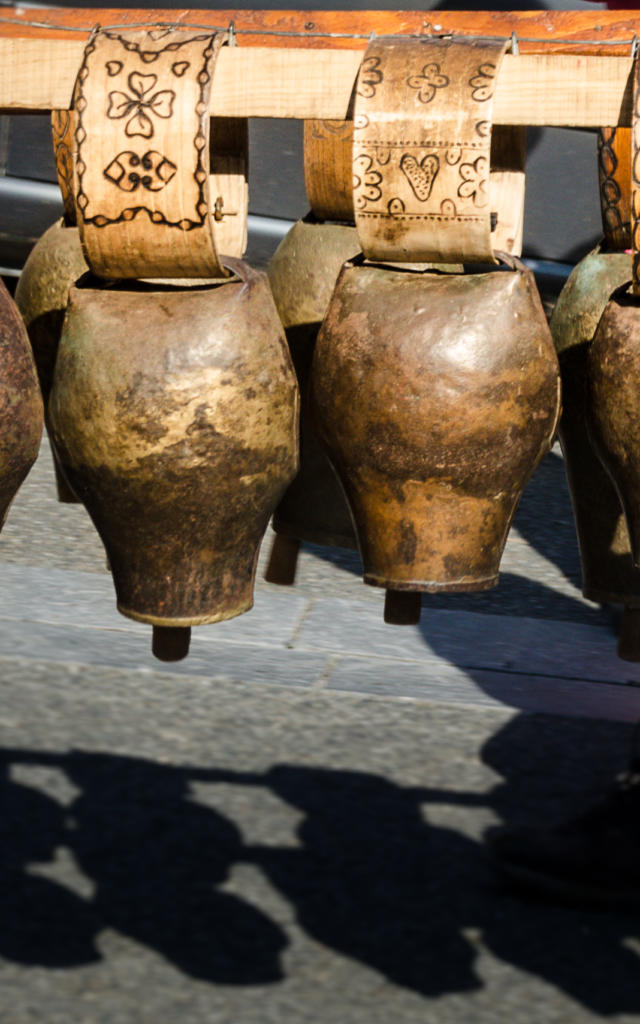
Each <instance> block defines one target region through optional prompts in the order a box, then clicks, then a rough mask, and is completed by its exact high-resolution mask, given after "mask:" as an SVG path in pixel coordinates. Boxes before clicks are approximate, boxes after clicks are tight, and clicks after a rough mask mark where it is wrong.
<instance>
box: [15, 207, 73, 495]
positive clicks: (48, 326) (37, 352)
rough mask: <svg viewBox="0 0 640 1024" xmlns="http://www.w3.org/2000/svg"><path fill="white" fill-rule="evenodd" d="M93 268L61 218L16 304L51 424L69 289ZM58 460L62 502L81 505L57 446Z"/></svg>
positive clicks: (40, 244) (25, 275)
mask: <svg viewBox="0 0 640 1024" xmlns="http://www.w3.org/2000/svg"><path fill="white" fill-rule="evenodd" d="M87 269H88V267H87V264H86V261H85V258H84V255H83V253H82V248H81V246H80V236H79V234H78V229H77V228H74V227H65V226H64V224H63V222H62V220H59V221H57V222H56V223H55V224H52V226H51V227H50V228H48V230H47V231H45V233H44V235H42V237H41V238H40V239H39V240H38V241H37V242H36V244H35V246H34V247H33V249H32V250H31V252H30V254H29V257H28V259H27V261H26V263H25V265H24V267H23V269H22V273H21V275H20V279H19V281H18V284H17V287H16V295H15V299H16V305H17V307H18V309H19V310H20V313H21V314H22V319H23V320H24V322H25V325H26V328H27V333H28V335H29V341H30V342H31V348H32V351H33V356H34V359H35V362H36V368H37V370H38V379H39V381H40V389H41V391H42V397H43V399H44V407H45V421H48V415H47V402H48V400H49V393H50V391H51V385H52V382H53V371H54V368H55V364H56V355H57V352H58V344H59V342H60V334H61V332H62V322H63V320H64V314H65V310H66V308H67V300H68V298H69V288H70V287H71V285H72V284H73V283H74V281H76V280H77V279H78V278H79V277H80V276H81V275H82V274H84V273H86V271H87ZM47 426H48V422H47ZM53 457H54V466H55V470H56V483H57V487H58V499H59V500H60V501H68V502H74V501H77V498H76V497H75V495H74V494H73V492H72V491H71V488H70V487H69V484H68V483H67V481H66V480H65V478H64V476H63V474H62V472H61V470H60V466H59V464H58V461H57V457H56V453H55V448H54V449H53Z"/></svg>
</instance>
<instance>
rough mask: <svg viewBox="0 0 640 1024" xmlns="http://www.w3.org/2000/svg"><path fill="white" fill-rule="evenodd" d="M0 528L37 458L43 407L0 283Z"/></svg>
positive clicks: (19, 325) (24, 341) (16, 318)
mask: <svg viewBox="0 0 640 1024" xmlns="http://www.w3.org/2000/svg"><path fill="white" fill-rule="evenodd" d="M0 422H1V423H2V435H1V436H0V527H1V526H2V525H3V524H4V521H5V519H6V517H7V513H8V511H9V506H10V505H11V502H12V501H13V499H14V497H15V495H16V493H17V491H18V488H19V487H20V484H21V483H22V481H23V480H24V478H25V477H26V475H27V473H28V472H29V470H30V469H31V467H32V465H33V463H34V462H35V461H36V458H37V457H38V449H39V448H40V440H41V438H42V428H43V422H44V417H43V408H42V398H41V396H40V389H39V387H38V377H37V374H36V368H35V365H34V362H33V356H32V354H31V348H30V345H29V339H28V338H27V332H26V330H25V327H24V324H23V322H22V319H21V317H20V314H19V312H18V310H17V308H16V306H15V303H14V301H13V299H12V298H11V296H10V295H9V293H8V291H7V289H6V288H5V286H4V284H2V282H1V281H0Z"/></svg>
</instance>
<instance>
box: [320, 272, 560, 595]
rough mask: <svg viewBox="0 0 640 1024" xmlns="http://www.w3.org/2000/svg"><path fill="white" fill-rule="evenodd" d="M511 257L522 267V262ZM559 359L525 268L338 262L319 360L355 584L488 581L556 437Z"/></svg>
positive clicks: (326, 429)
mask: <svg viewBox="0 0 640 1024" xmlns="http://www.w3.org/2000/svg"><path fill="white" fill-rule="evenodd" d="M519 266H520V267H521V265H519ZM559 386H560V381H559V374H558V364H557V358H556V355H555V351H554V348H553V342H552V339H551V336H550V333H549V329H548V327H547V323H546V320H545V317H544V312H543V310H542V306H541V303H540V299H539V296H538V293H537V290H536V286H535V282H534V280H533V277H532V275H531V274H530V273H529V271H527V270H525V269H524V268H523V267H521V269H517V270H512V271H494V272H489V273H479V274H472V275H464V276H462V275H457V274H438V273H434V272H433V271H431V272H429V271H427V272H415V271H411V270H408V269H407V270H394V269H392V268H391V267H388V266H387V267H381V266H373V265H366V264H362V263H356V262H353V263H347V264H346V265H345V266H344V268H343V270H342V273H341V275H340V278H339V280H338V283H337V285H336V290H335V292H334V295H333V298H332V301H331V305H330V308H329V312H328V314H327V317H326V319H325V322H324V324H323V327H322V329H321V331H320V334H319V337H318V342H317V345H316V351H315V357H314V366H313V401H314V406H315V414H316V420H317V425H318V430H319V432H320V434H321V437H322V440H323V442H324V443H325V444H326V446H327V448H328V450H329V454H330V457H331V459H332V461H333V464H334V466H335V467H336V469H337V471H338V473H339V475H340V477H341V480H342V482H343V485H344V487H345V490H346V492H347V495H348V498H349V501H350V504H351V508H352V511H353V515H354V520H355V523H356V527H357V530H358V537H359V543H360V550H361V554H362V559H363V563H364V579H365V582H367V583H371V584H373V585H376V586H383V587H387V588H390V590H391V591H396V590H399V591H402V590H405V591H411V590H415V591H420V590H422V591H440V590H449V591H455V590H484V589H486V588H488V587H491V586H493V585H494V584H495V583H496V581H497V575H498V567H499V561H500V555H501V553H502V550H503V547H504V543H505V540H506V536H507V532H508V528H509V524H510V522H511V518H512V516H513V513H514V510H515V507H516V504H517V501H518V498H519V497H520V494H521V492H522V490H523V487H524V485H525V483H526V481H527V479H528V478H529V476H530V475H531V473H532V472H533V470H534V468H535V466H536V465H537V463H538V461H539V460H540V458H541V457H542V455H543V454H544V453H545V452H546V451H547V449H548V447H549V445H550V442H551V440H552V438H553V434H554V430H555V426H556V422H557V417H558V414H559V409H560V400H559Z"/></svg>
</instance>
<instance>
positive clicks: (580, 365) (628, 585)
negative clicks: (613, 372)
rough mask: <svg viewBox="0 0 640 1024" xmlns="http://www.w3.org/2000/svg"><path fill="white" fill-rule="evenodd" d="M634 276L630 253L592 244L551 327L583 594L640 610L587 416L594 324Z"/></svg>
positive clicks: (616, 505)
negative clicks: (556, 355) (614, 293)
mask: <svg viewBox="0 0 640 1024" xmlns="http://www.w3.org/2000/svg"><path fill="white" fill-rule="evenodd" d="M629 275H630V260H629V256H628V255H626V254H625V253H622V252H603V251H601V249H600V247H598V248H597V249H594V251H593V252H590V253H589V254H588V255H587V256H585V257H584V259H583V260H581V261H580V263H578V264H577V266H576V267H575V268H574V270H573V271H572V273H571V275H570V277H569V278H568V280H567V283H566V284H565V286H564V288H563V290H562V292H561V293H560V297H559V298H558V302H557V303H556V308H555V310H554V312H553V316H552V318H551V325H550V326H551V332H552V334H553V338H554V341H555V344H556V349H557V352H558V359H559V362H560V371H561V374H562V417H561V419H560V425H559V434H560V442H561V444H562V450H563V453H564V458H565V466H566V470H567V478H568V481H569V487H570V490H571V501H572V504H573V514H574V517H575V522H576V531H577V534H578V544H579V547H580V560H581V563H582V591H583V593H584V596H585V597H587V598H588V599H589V600H591V601H598V602H603V603H608V602H612V603H621V604H624V605H625V606H627V607H635V608H640V571H639V570H638V569H636V568H634V566H633V562H632V560H631V553H630V546H629V535H628V532H627V526H626V522H625V519H624V516H623V514H622V508H621V505H620V500H619V498H618V495H617V493H616V490H615V487H614V485H613V482H612V480H611V477H610V476H609V473H608V472H607V471H606V470H605V468H604V466H603V465H602V463H601V461H600V459H599V457H598V455H597V453H596V450H595V448H594V446H593V443H592V441H591V436H590V433H589V428H588V419H589V417H588V415H587V369H588V364H589V353H590V350H591V347H592V343H593V339H594V335H595V333H596V328H597V326H598V323H599V321H600V318H601V316H602V314H603V312H604V309H605V307H606V305H607V303H608V301H609V298H610V296H611V295H612V293H613V292H614V291H615V290H616V289H617V288H620V287H621V286H622V285H623V284H625V283H626V282H628V281H629Z"/></svg>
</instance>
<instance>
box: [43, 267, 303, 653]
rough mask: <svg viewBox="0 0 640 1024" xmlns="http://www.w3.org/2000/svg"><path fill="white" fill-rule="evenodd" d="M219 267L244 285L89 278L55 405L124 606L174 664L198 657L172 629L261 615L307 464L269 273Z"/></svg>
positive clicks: (73, 313) (60, 363) (75, 304)
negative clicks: (294, 486) (281, 528)
mask: <svg viewBox="0 0 640 1024" xmlns="http://www.w3.org/2000/svg"><path fill="white" fill-rule="evenodd" d="M225 262H227V264H228V266H229V268H230V269H232V270H233V271H234V274H235V275H236V276H234V277H231V278H229V279H228V280H218V281H216V282H214V283H212V284H206V285H202V284H200V285H198V283H197V282H196V283H193V284H192V286H191V287H176V286H175V285H171V284H169V283H166V282H165V283H152V282H149V283H146V284H145V283H143V282H129V283H126V282H121V283H119V284H117V285H113V286H109V285H108V284H104V283H101V282H99V281H97V279H95V278H91V277H88V278H87V279H82V280H81V281H80V282H79V283H78V285H77V286H76V287H74V288H72V290H71V294H70V302H69V308H68V310H67V316H66V319H65V324H64V329H63V334H62V339H61V342H60V347H59V350H58V359H57V362H56V369H55V376H54V382H53V388H52V392H51V398H50V403H49V413H50V422H51V428H52V431H53V436H54V440H55V444H56V446H57V449H58V452H59V456H60V460H61V462H62V465H63V468H64V471H65V474H66V475H67V476H68V477H69V481H70V483H71V485H72V487H73V489H74V491H75V492H76V494H77V495H78V496H79V497H80V498H81V499H82V501H83V502H84V504H85V505H86V507H87V509H88V511H89V513H90V515H91V517H92V519H93V521H94V523H95V525H96V527H97V530H98V532H99V534H100V536H101V538H102V540H103V542H104V545H105V548H106V550H107V555H108V558H109V562H110V565H111V569H112V573H113V578H114V583H115V587H116V593H117V599H118V608H119V610H120V611H121V612H122V613H123V614H124V615H128V616H129V617H130V618H133V619H138V620H140V621H142V622H149V623H151V624H152V625H153V626H154V651H155V653H157V654H158V655H159V656H161V657H166V658H168V659H169V658H171V659H174V658H177V657H180V656H183V655H184V654H185V653H186V649H187V648H188V634H187V635H186V637H185V636H184V635H183V634H182V633H180V632H175V633H173V634H172V633H171V632H170V631H171V630H180V628H181V627H187V628H188V627H190V626H191V625H195V624H199V623H207V622H216V621H219V620H221V619H229V618H232V617H233V616H235V615H239V614H241V613H242V612H245V611H247V610H248V609H249V608H251V606H252V604H253V583H254V576H255V568H256V561H257V555H258V549H259V545H260V541H261V539H262V536H263V534H264V531H265V529H266V526H267V523H268V521H269V517H270V516H271V514H272V512H273V510H274V508H275V506H276V505H277V503H278V501H279V499H280V497H281V495H282V493H283V492H284V490H285V488H286V486H287V485H288V484H289V482H290V481H291V479H292V477H293V476H294V474H295V472H296V470H297V467H298V389H297V384H296V379H295V373H294V370H293V367H292V365H291V359H290V355H289V351H288V348H287V345H286V341H285V338H284V335H283V332H282V327H281V324H280V321H279V318H278V315H277V312H276V309H275V306H274V303H273V298H272V296H271V292H270V289H269V284H268V281H267V278H266V275H265V274H263V273H260V272H256V271H253V270H251V269H250V268H249V267H248V266H247V265H246V264H244V263H242V262H240V261H238V260H228V261H225ZM174 640H175V643H174V642H173V641H174Z"/></svg>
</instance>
